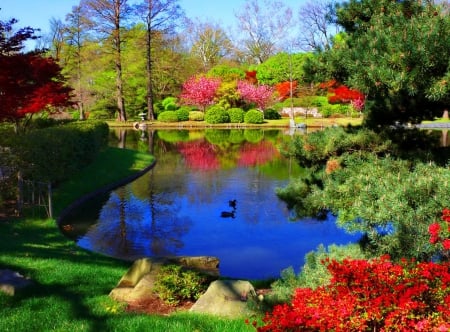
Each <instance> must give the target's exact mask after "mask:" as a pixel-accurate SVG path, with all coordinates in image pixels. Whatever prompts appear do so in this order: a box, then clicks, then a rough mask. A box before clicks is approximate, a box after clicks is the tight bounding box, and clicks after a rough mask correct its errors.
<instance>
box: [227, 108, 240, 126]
mask: <svg viewBox="0 0 450 332" xmlns="http://www.w3.org/2000/svg"><path fill="white" fill-rule="evenodd" d="M227 112H228V116H229V117H230V122H231V123H242V122H244V110H243V109H242V108H230V109H229V110H228V111H227Z"/></svg>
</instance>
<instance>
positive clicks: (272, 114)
mask: <svg viewBox="0 0 450 332" xmlns="http://www.w3.org/2000/svg"><path fill="white" fill-rule="evenodd" d="M264 119H267V120H278V119H281V114H280V113H278V111H276V110H274V109H272V108H269V109H266V110H265V111H264Z"/></svg>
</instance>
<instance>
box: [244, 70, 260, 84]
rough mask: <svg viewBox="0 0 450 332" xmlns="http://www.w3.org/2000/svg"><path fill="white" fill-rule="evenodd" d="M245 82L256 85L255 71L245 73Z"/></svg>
mask: <svg viewBox="0 0 450 332" xmlns="http://www.w3.org/2000/svg"><path fill="white" fill-rule="evenodd" d="M245 80H246V81H247V82H249V83H252V84H258V79H257V78H256V70H251V71H246V72H245Z"/></svg>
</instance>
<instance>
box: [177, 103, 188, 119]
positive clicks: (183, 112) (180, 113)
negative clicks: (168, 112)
mask: <svg viewBox="0 0 450 332" xmlns="http://www.w3.org/2000/svg"><path fill="white" fill-rule="evenodd" d="M189 110H190V108H189V107H186V106H183V107H180V108H179V109H177V110H176V111H175V113H176V114H177V117H178V121H188V120H189Z"/></svg>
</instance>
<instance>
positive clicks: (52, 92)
mask: <svg viewBox="0 0 450 332" xmlns="http://www.w3.org/2000/svg"><path fill="white" fill-rule="evenodd" d="M15 23H17V20H15V19H12V20H10V21H9V22H2V21H0V121H9V122H13V123H15V124H16V128H17V126H18V125H19V123H20V121H21V120H22V119H24V118H26V117H28V116H31V115H33V114H35V113H38V112H41V111H43V110H51V107H57V106H67V105H69V104H70V102H69V98H70V91H71V89H70V88H68V87H66V86H65V85H64V81H63V78H62V75H61V68H60V67H59V65H58V64H57V63H56V62H55V61H54V60H53V59H52V58H45V57H43V56H42V55H41V54H39V53H37V52H30V53H21V52H20V51H21V50H22V49H23V48H24V42H25V41H27V40H28V39H33V38H35V35H34V29H32V28H24V29H20V30H18V31H17V32H13V31H14V30H13V25H14V24H15Z"/></svg>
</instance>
